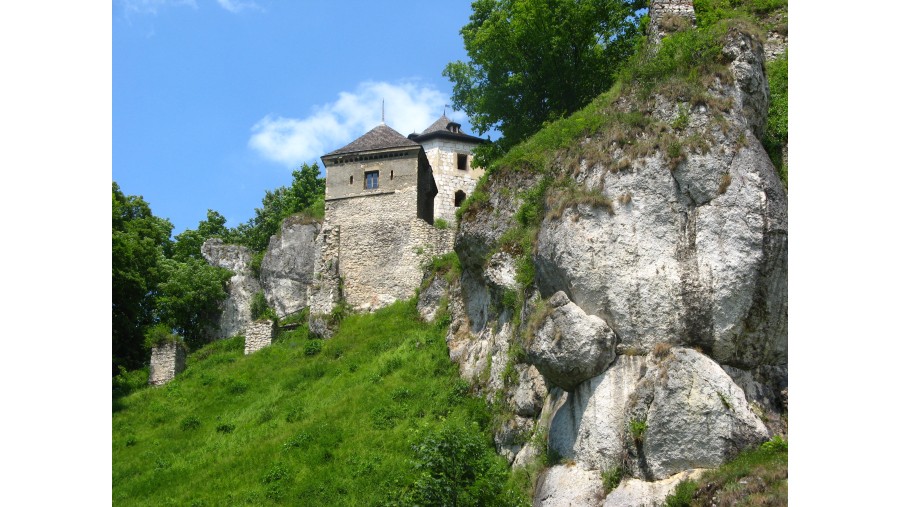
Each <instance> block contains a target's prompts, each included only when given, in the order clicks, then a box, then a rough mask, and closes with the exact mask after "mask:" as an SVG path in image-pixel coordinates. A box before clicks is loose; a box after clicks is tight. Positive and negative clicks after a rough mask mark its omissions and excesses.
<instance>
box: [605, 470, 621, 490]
mask: <svg viewBox="0 0 900 507" xmlns="http://www.w3.org/2000/svg"><path fill="white" fill-rule="evenodd" d="M622 473H623V471H622V467H615V468H611V469H609V470H607V471H605V472H603V473H601V474H600V478H601V479H603V491H604V492H606V493H609V492H610V491H612V490H614V489H616V488H617V487H618V486H619V483H620V482H622Z"/></svg>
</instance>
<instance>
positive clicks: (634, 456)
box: [625, 347, 769, 480]
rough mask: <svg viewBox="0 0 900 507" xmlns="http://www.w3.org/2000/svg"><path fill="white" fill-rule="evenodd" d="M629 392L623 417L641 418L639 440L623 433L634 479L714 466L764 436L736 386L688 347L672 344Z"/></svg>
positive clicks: (761, 439) (650, 365) (627, 461)
mask: <svg viewBox="0 0 900 507" xmlns="http://www.w3.org/2000/svg"><path fill="white" fill-rule="evenodd" d="M632 396H633V398H632V400H631V401H632V402H631V408H630V410H629V411H628V413H627V415H626V421H628V422H630V421H645V422H646V429H645V430H644V432H643V439H642V441H638V440H636V439H635V438H634V434H633V433H631V432H628V433H626V438H625V444H626V447H627V457H626V463H627V465H628V466H627V468H628V470H629V471H630V472H631V475H632V476H634V477H638V478H641V479H645V480H656V479H662V478H666V477H669V476H671V475H673V474H676V473H678V472H682V471H685V470H690V469H693V468H714V467H717V466H719V465H721V464H723V463H725V462H726V461H728V460H729V459H731V458H733V457H734V456H735V455H737V454H738V453H739V452H740V451H742V450H744V449H746V448H748V447H751V446H754V445H758V444H760V443H762V442H764V441H766V440H767V439H768V438H769V432H768V430H767V429H766V427H765V425H764V424H763V422H762V421H761V420H760V418H759V417H757V416H756V415H755V414H754V413H753V412H752V411H751V410H750V407H749V405H748V404H747V400H746V398H745V397H744V392H743V391H742V390H741V388H740V387H738V386H737V385H736V384H735V383H734V382H733V381H732V380H731V377H729V376H728V374H727V373H725V371H724V370H723V369H722V368H721V367H720V366H719V365H718V364H717V363H716V362H715V361H713V360H712V359H710V358H709V357H707V356H705V355H703V354H701V353H699V352H697V351H695V350H693V349H685V348H680V347H676V348H672V350H671V351H670V352H669V353H667V354H666V355H664V356H663V357H662V358H657V357H654V358H653V359H652V360H651V361H650V364H649V368H648V371H647V374H646V375H645V376H644V377H643V378H642V379H641V381H640V382H639V383H638V386H637V388H636V389H635V392H634V394H633V395H632ZM628 422H626V431H627V427H628V424H629V423H628Z"/></svg>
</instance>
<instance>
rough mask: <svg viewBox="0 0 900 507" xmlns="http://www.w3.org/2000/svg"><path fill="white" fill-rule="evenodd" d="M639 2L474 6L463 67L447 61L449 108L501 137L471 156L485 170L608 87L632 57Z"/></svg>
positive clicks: (488, 0) (506, 1)
mask: <svg viewBox="0 0 900 507" xmlns="http://www.w3.org/2000/svg"><path fill="white" fill-rule="evenodd" d="M644 4H645V2H644V1H642V0H617V1H605V0H588V1H577V0H562V1H548V0H526V1H510V0H477V1H475V2H472V15H471V16H470V18H469V19H470V21H469V23H468V24H467V25H466V26H464V27H463V28H462V30H461V31H460V33H461V34H462V37H463V42H464V44H465V47H466V52H467V53H468V56H469V61H467V62H462V61H457V62H451V63H450V64H448V65H447V67H446V68H445V69H444V75H445V76H446V77H447V78H449V79H450V81H451V82H453V103H454V106H455V107H457V108H458V109H461V110H463V111H465V112H466V114H468V116H469V120H470V121H471V122H472V127H473V128H474V129H475V131H476V132H478V133H484V132H487V131H488V130H490V129H491V128H497V129H498V130H500V131H501V132H502V133H503V137H502V138H501V139H500V140H499V141H497V142H496V143H494V144H486V145H483V146H482V147H479V148H478V149H476V158H475V161H476V163H477V164H478V165H481V166H485V165H486V164H487V163H488V162H490V161H492V160H494V159H495V158H496V157H497V156H498V155H502V154H503V153H505V152H506V151H507V150H508V149H510V148H511V147H512V146H514V145H515V144H516V143H518V142H520V141H522V140H523V139H525V138H526V137H528V136H530V135H531V134H534V133H535V132H537V131H538V130H539V129H540V128H541V127H542V126H543V125H544V123H545V122H548V121H552V120H554V119H557V118H561V117H564V116H567V115H569V114H572V113H573V112H575V111H576V110H578V109H579V108H581V107H582V106H584V105H585V104H586V103H588V102H589V101H590V100H591V99H593V98H594V97H595V96H596V95H597V94H598V93H601V92H603V91H605V90H606V89H608V88H609V86H610V85H611V84H612V82H613V78H614V75H615V72H616V70H617V69H618V67H619V66H620V65H621V64H622V63H623V62H624V61H626V60H627V59H628V57H629V56H630V55H631V53H632V51H633V50H634V43H635V39H636V36H637V34H638V19H637V17H635V12H636V11H637V10H638V9H640V8H642V7H644Z"/></svg>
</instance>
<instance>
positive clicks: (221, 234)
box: [172, 209, 231, 262]
mask: <svg viewBox="0 0 900 507" xmlns="http://www.w3.org/2000/svg"><path fill="white" fill-rule="evenodd" d="M225 222H226V219H225V217H223V216H222V215H221V214H220V213H219V212H218V211H214V210H211V209H210V210H206V220H201V221H200V223H199V224H197V228H196V229H188V230H186V231H184V232H182V233H181V234H179V235H177V236H175V244H174V246H173V255H172V258H174V259H176V260H179V261H182V262H184V261H186V260H188V259H198V260H203V255H201V253H200V247H201V246H203V242H204V241H206V240H208V239H209V238H214V237H216V238H221V239H222V241H224V242H226V243H228V242H229V240H230V239H231V230H230V229H228V227H225Z"/></svg>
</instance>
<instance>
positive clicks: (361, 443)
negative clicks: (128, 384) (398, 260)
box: [113, 302, 522, 506]
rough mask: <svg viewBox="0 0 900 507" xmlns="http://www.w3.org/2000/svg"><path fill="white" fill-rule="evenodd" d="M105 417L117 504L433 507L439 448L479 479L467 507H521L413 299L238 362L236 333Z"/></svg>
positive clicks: (483, 412) (481, 414)
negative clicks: (432, 457)
mask: <svg viewBox="0 0 900 507" xmlns="http://www.w3.org/2000/svg"><path fill="white" fill-rule="evenodd" d="M113 410H114V413H113V501H114V503H115V504H118V505H179V506H180V505H198V506H199V505H207V506H212V505H261V504H262V505H266V504H273V505H301V504H302V505H392V504H407V503H412V502H419V503H426V504H427V503H429V502H430V503H435V502H438V503H440V502H442V500H440V499H439V496H440V494H442V493H441V492H440V490H441V488H442V487H443V486H444V485H446V484H445V483H446V480H445V479H444V478H442V477H443V476H441V477H438V478H437V479H435V478H434V477H435V473H434V468H435V467H436V466H446V467H448V468H449V467H450V465H448V464H447V463H437V464H435V463H433V462H431V461H429V452H430V451H435V449H439V448H440V449H444V448H443V447H440V446H442V445H450V446H451V447H452V446H453V445H456V449H458V450H459V452H460V453H463V454H464V453H467V454H465V455H464V456H463V454H460V458H459V459H460V460H463V459H464V460H466V461H467V462H468V461H471V463H472V470H476V469H477V470H478V471H479V472H478V473H479V474H480V475H482V476H490V477H491V479H492V482H493V483H494V484H493V485H488V486H487V489H488V490H491V491H487V492H485V491H479V492H476V493H474V494H475V495H476V497H472V498H474V500H473V499H472V498H470V500H471V501H472V502H473V503H480V504H485V503H494V504H515V503H521V501H522V497H521V493H520V492H518V491H513V490H511V489H508V488H507V486H506V485H505V484H507V483H509V480H508V476H509V474H508V471H507V468H506V463H505V461H503V460H502V458H499V457H498V456H496V455H495V454H494V453H493V450H492V448H491V446H490V444H489V426H490V414H489V412H488V411H487V409H486V407H485V405H484V402H483V401H481V400H479V399H475V398H473V397H470V396H469V395H468V386H467V385H466V384H465V382H464V381H462V380H460V379H459V375H458V370H457V367H456V365H455V364H453V363H451V362H450V360H449V358H448V353H447V347H446V344H445V343H444V340H443V330H442V328H440V327H438V326H429V325H426V324H424V323H422V322H421V321H419V319H418V316H417V315H416V311H415V305H414V303H412V302H401V303H397V304H395V305H393V306H391V307H389V308H387V309H384V310H381V311H379V312H376V313H374V314H369V315H352V316H349V317H347V318H346V319H345V320H344V321H343V322H342V323H341V327H340V330H339V331H338V332H337V333H336V335H335V336H334V337H333V338H331V339H329V340H327V341H319V340H312V339H310V338H309V337H308V336H307V330H306V328H305V327H302V328H300V329H298V330H296V331H292V332H289V333H285V334H283V335H282V336H281V337H279V338H278V339H277V340H276V341H275V343H273V345H271V346H270V347H268V348H265V349H263V350H261V351H259V352H257V353H255V354H253V355H251V356H246V357H245V356H244V355H243V340H242V339H241V338H239V337H238V338H233V339H230V340H225V341H221V342H217V343H214V344H211V345H209V346H207V347H205V348H204V349H201V350H199V351H197V352H196V353H194V354H192V355H191V356H190V357H189V358H188V367H187V369H186V370H185V371H184V372H183V373H182V374H180V375H179V376H178V377H176V379H175V380H173V381H172V382H170V383H169V384H167V385H165V386H163V387H159V388H146V389H141V390H139V391H137V392H134V393H132V394H129V395H127V396H124V397H121V398H118V399H116V400H115V402H114V408H113ZM448 435H450V438H449V440H450V441H449V443H448V438H447V437H448ZM454 435H462V437H463V438H462V440H460V441H453V438H452V437H453V436H454ZM442 438H443V439H444V440H441V439H442ZM460 442H462V443H460ZM414 446H415V449H414ZM429 446H432V447H429ZM442 452H443V451H442ZM444 454H446V453H444ZM477 463H481V466H480V468H479V466H477ZM429 467H431V468H429ZM462 472H463V473H462V474H461V476H460V477H461V478H458V479H459V480H462V481H467V480H468V481H469V483H471V482H473V481H476V482H477V480H478V477H462V476H464V475H466V473H465V472H466V471H465V470H463V471H462ZM429 473H431V475H429ZM469 475H472V474H469ZM441 480H444V483H442V482H441ZM477 487H478V488H482V489H485V487H486V486H485V485H484V484H480V485H478V486H477ZM510 487H511V486H510ZM429 488H431V490H434V491H431V493H429V491H430V490H429ZM451 489H453V490H454V491H456V492H458V491H461V490H462V489H463V488H460V487H458V486H454V487H453V488H451ZM501 489H502V491H500V490H501ZM435 492H437V493H435ZM429 494H432V497H429V496H428V495H429ZM434 495H438V496H434ZM478 495H481V496H480V497H478ZM491 495H494V496H491ZM488 497H490V498H491V500H489V501H486V500H478V499H477V498H482V499H484V498H488ZM501 497H502V498H501ZM429 498H431V500H429ZM464 500H465V498H459V499H457V500H455V501H459V503H460V504H465V503H468V502H467V501H464Z"/></svg>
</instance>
